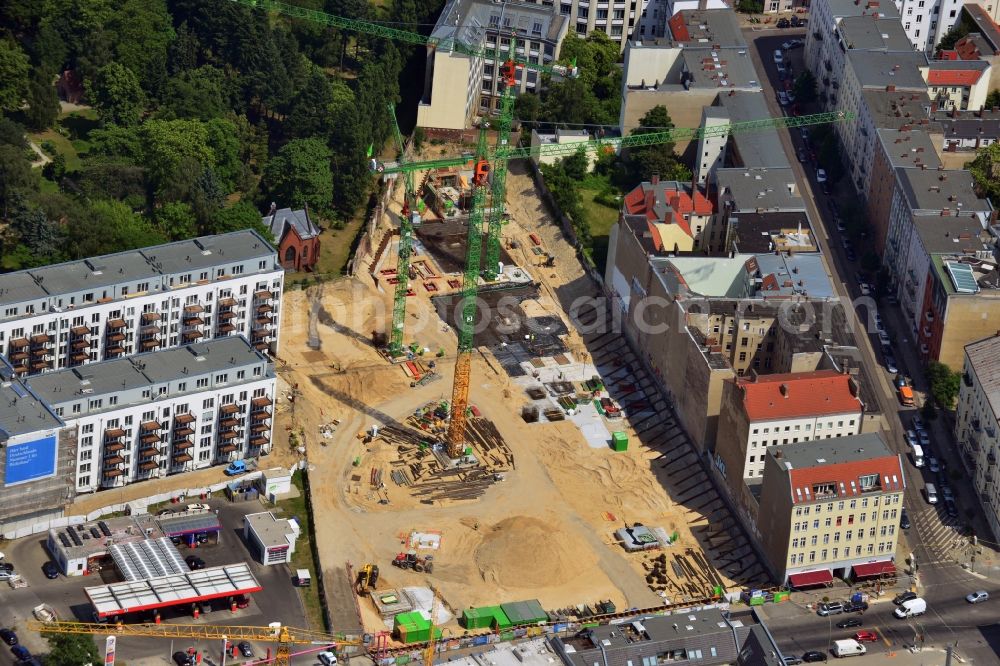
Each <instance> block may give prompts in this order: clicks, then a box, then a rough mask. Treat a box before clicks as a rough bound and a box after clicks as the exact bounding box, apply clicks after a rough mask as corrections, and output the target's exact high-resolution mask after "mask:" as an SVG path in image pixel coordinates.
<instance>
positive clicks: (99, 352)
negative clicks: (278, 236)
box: [0, 230, 284, 377]
mask: <svg viewBox="0 0 1000 666" xmlns="http://www.w3.org/2000/svg"><path fill="white" fill-rule="evenodd" d="M283 280H284V272H283V270H282V268H281V265H280V264H279V262H278V257H277V254H276V253H275V250H274V248H273V247H271V245H270V243H268V242H267V241H266V240H265V239H263V238H262V237H261V236H259V235H258V234H257V233H255V232H253V231H250V230H246V231H236V232H233V233H228V234H222V235H218V236H206V237H203V238H196V239H194V240H188V241H180V242H177V243H169V244H166V245H158V246H155V247H149V248H143V249H140V250H130V251H127V252H120V253H118V254H110V255H106V256H102V257H94V258H91V259H83V260H80V261H72V262H67V263H63V264H55V265H51V266H43V267H40V268H31V269H28V270H24V271H18V272H15V273H7V274H5V275H0V351H2V352H3V355H4V356H5V357H6V358H7V359H8V360H9V361H10V363H11V366H12V367H13V372H14V374H15V376H19V377H24V376H30V375H37V374H39V373H42V372H46V371H50V370H58V369H62V368H73V367H79V366H82V365H86V364H88V363H93V362H96V361H106V360H111V359H116V358H126V357H128V356H131V355H133V354H139V353H142V352H148V351H154V350H156V349H164V348H170V347H176V346H178V345H184V344H189V343H194V342H198V341H202V340H211V339H214V338H221V337H227V336H239V335H242V336H245V337H246V338H247V339H248V340H250V342H251V343H252V344H253V346H254V347H255V348H256V349H258V350H260V351H264V352H267V353H269V354H274V353H276V352H277V349H278V331H279V312H280V306H279V304H280V300H281V292H282V287H283Z"/></svg>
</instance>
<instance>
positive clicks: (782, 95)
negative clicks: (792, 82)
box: [778, 90, 788, 106]
mask: <svg viewBox="0 0 1000 666" xmlns="http://www.w3.org/2000/svg"><path fill="white" fill-rule="evenodd" d="M778 104H780V105H781V106H788V93H786V92H785V91H784V90H780V91H778Z"/></svg>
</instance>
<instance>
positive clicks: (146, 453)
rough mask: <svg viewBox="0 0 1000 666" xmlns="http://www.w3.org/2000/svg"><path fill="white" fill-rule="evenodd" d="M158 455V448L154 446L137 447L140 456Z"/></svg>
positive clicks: (152, 456) (150, 456) (151, 456)
mask: <svg viewBox="0 0 1000 666" xmlns="http://www.w3.org/2000/svg"><path fill="white" fill-rule="evenodd" d="M158 455H160V450H159V449H158V448H156V447H155V446H150V447H147V448H143V449H139V457H140V458H155V457H156V456H158Z"/></svg>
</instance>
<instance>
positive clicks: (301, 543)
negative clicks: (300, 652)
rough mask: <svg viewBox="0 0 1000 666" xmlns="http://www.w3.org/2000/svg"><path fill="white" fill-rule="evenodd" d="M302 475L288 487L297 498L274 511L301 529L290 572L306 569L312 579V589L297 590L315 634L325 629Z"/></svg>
mask: <svg viewBox="0 0 1000 666" xmlns="http://www.w3.org/2000/svg"><path fill="white" fill-rule="evenodd" d="M303 474H305V472H304V471H302V470H298V471H296V472H295V473H294V474H293V475H292V483H293V484H294V485H295V487H296V488H298V490H299V496H298V497H292V498H289V499H284V500H281V501H280V502H278V508H280V509H281V510H282V512H283V517H285V518H292V517H294V518H295V520H297V521H298V523H299V527H300V528H301V529H302V531H301V533H300V534H299V540H298V542H297V543H296V544H295V552H294V553H292V563H291V569H292V571H295V570H297V569H308V570H309V575H310V576H311V577H312V585H310V586H309V587H298V588H296V589H297V590H298V591H299V594H300V595H301V598H302V604H303V606H305V609H306V619H307V620H308V621H309V628H311V629H313V630H316V631H326V630H327V629H328V627H327V626H326V623H325V622H324V621H323V606H322V604H321V602H320V598H319V583H318V582H317V580H316V562H315V561H314V560H313V535H314V533H313V528H312V524H311V521H310V520H309V510H308V509H307V507H306V490H305V484H304V482H303V480H302V475H303Z"/></svg>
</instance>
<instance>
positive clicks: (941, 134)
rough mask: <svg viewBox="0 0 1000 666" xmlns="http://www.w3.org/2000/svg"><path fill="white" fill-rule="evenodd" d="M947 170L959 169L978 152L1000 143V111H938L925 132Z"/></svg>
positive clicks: (933, 114)
mask: <svg viewBox="0 0 1000 666" xmlns="http://www.w3.org/2000/svg"><path fill="white" fill-rule="evenodd" d="M928 135H929V137H930V139H931V141H933V142H934V149H935V150H936V151H937V152H938V157H939V158H940V159H941V161H942V163H943V164H944V166H945V168H946V169H961V168H963V167H964V166H965V163H966V162H969V161H970V160H972V159H973V157H974V155H973V153H975V152H976V151H977V150H979V149H980V148H985V147H986V146H988V145H990V144H992V143H996V142H997V141H1000V109H982V110H981V111H962V112H959V111H955V110H952V111H948V112H944V111H938V112H935V113H932V114H931V128H930V131H929V132H928Z"/></svg>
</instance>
